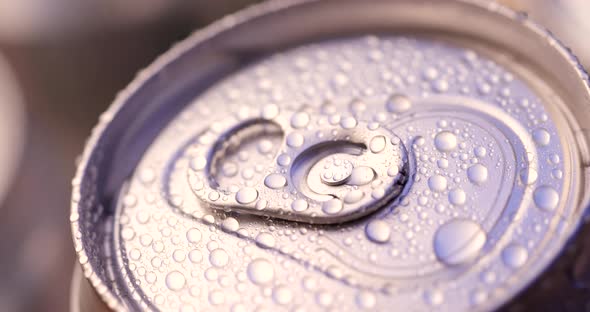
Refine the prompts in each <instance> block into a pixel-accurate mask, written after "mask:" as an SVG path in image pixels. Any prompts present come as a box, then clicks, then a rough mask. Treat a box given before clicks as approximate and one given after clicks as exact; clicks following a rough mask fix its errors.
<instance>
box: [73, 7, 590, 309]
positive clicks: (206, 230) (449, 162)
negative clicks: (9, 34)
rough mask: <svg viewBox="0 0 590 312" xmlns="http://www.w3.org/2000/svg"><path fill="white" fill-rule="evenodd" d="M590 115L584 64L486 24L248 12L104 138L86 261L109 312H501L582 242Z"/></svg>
mask: <svg viewBox="0 0 590 312" xmlns="http://www.w3.org/2000/svg"><path fill="white" fill-rule="evenodd" d="M426 4H428V5H426ZM335 6H337V7H338V9H337V10H335ZM458 16H461V19H458ZM368 17H371V18H368ZM459 21H461V22H460V23H459ZM475 21H477V22H475ZM466 22H467V23H468V24H469V25H472V27H471V26H470V27H468V28H466V27H465V26H464V25H465V23H466ZM302 23H304V24H306V25H308V26H314V27H308V28H305V29H304V28H302V27H299V26H300V25H301V24H302ZM490 29H493V30H494V31H490ZM370 34H376V35H370ZM523 43H526V44H523ZM588 103H590V93H589V89H588V78H587V75H586V74H585V73H584V72H583V71H582V70H581V67H580V66H579V64H577V62H576V60H575V58H573V57H571V56H570V54H569V52H568V51H567V50H566V49H565V48H563V47H562V46H561V45H560V44H559V43H558V42H557V41H555V40H554V39H553V38H552V37H551V36H550V35H549V34H548V33H546V32H544V31H542V30H541V29H540V28H538V27H537V26H535V25H534V24H532V23H531V22H530V21H528V20H527V19H526V18H524V17H522V16H520V15H518V14H516V13H513V12H512V11H509V10H506V9H504V8H503V7H499V6H497V5H495V4H490V3H488V2H484V1H453V2H438V1H417V2H416V1H398V2H390V1H380V0H374V1H371V3H370V4H369V3H366V2H363V3H360V2H358V1H337V2H336V1H307V2H270V3H267V4H264V5H261V6H256V7H253V8H252V9H249V10H247V11H244V12H242V13H239V14H237V15H235V16H230V17H227V18H225V19H223V20H221V21H220V22H218V23H216V24H214V25H213V26H211V27H209V28H207V29H205V30H203V31H200V32H197V33H196V34H194V35H193V36H191V37H190V38H189V39H187V40H186V41H184V42H182V43H180V44H179V45H178V46H176V47H175V48H173V49H172V50H171V51H170V52H168V53H166V54H165V55H164V56H162V57H161V58H160V59H159V60H157V61H156V62H155V63H154V64H153V65H152V66H150V67H149V68H148V69H147V70H146V71H144V72H142V73H140V75H139V76H138V78H137V79H136V80H135V81H134V82H133V83H132V84H131V85H130V86H129V87H128V89H126V90H125V91H124V92H123V93H121V94H120V95H119V96H118V97H117V100H116V101H115V103H114V104H113V106H112V107H111V108H110V109H109V110H108V111H107V112H106V113H105V114H103V115H102V116H101V120H100V123H99V125H98V126H97V127H96V128H95V130H94V131H93V135H92V137H91V138H90V140H89V141H88V145H87V147H86V150H85V153H84V156H83V159H82V162H81V164H80V167H79V170H78V173H77V176H76V178H75V179H74V181H73V186H74V194H73V203H72V214H71V218H70V219H71V221H72V230H73V235H74V243H75V246H76V251H77V252H78V255H79V259H80V262H81V263H82V267H83V269H84V272H85V275H86V276H87V277H88V278H89V280H90V281H91V283H92V284H93V285H94V287H95V289H96V290H97V292H98V293H99V294H100V295H101V296H102V297H103V298H104V299H105V301H106V302H107V304H108V305H109V306H111V307H113V308H118V309H135V308H152V309H164V310H168V309H182V308H188V307H190V306H191V303H195V302H197V303H199V306H200V307H205V306H210V307H211V308H224V307H227V308H228V309H229V308H233V309H237V310H239V308H240V307H243V306H244V305H246V306H249V305H260V306H265V305H273V306H277V307H278V306H283V305H285V306H288V307H297V306H298V307H300V308H310V309H314V308H318V307H320V308H328V307H330V306H332V307H334V306H346V305H347V304H355V305H356V306H357V307H359V308H379V307H386V306H388V305H390V304H391V302H394V301H395V302H396V303H403V304H404V305H407V306H413V307H416V310H427V309H439V310H467V309H470V308H473V307H477V308H478V309H492V308H496V307H498V306H499V305H501V304H502V303H504V302H506V301H507V300H508V299H509V298H511V297H513V296H514V295H515V294H516V293H517V292H518V291H519V290H521V289H522V288H523V287H525V286H526V285H528V284H530V283H531V282H532V281H533V280H534V279H535V277H536V276H538V274H540V273H541V272H542V270H543V269H544V268H546V266H547V265H548V264H549V263H550V262H551V261H552V260H553V259H554V258H555V257H556V256H557V254H558V253H559V252H560V250H561V249H562V248H563V246H564V244H565V242H566V241H567V239H568V238H569V237H570V236H571V235H572V234H573V233H574V231H575V229H576V228H577V226H578V224H579V222H580V219H581V216H582V213H583V212H584V210H585V207H586V204H587V199H583V198H582V195H583V192H584V190H585V189H586V180H585V172H586V170H585V168H586V165H587V164H588V163H589V162H588V159H589V158H588V156H589V155H588V153H587V151H588V149H587V147H586V144H587V139H588V138H587V136H586V134H587V133H588V132H587V131H586V130H585V129H584V128H581V126H580V125H584V124H588V123H586V122H587V121H588V120H586V119H590V114H587V112H588V109H589V108H590V105H588ZM260 216H262V218H261V217H260ZM292 221H297V222H292ZM250 286H251V287H250ZM205 289H208V290H207V291H206V292H205V291H204V290H205ZM334 291H336V292H334ZM231 293H235V294H236V296H230V295H229V294H231ZM247 298H252V299H247ZM236 300H237V301H236ZM248 300H252V301H248ZM348 300H352V301H351V302H348Z"/></svg>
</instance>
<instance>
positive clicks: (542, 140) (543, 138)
mask: <svg viewBox="0 0 590 312" xmlns="http://www.w3.org/2000/svg"><path fill="white" fill-rule="evenodd" d="M533 140H534V141H535V143H537V145H539V146H547V145H549V142H550V141H551V135H550V134H549V132H547V130H545V129H543V128H539V129H535V130H534V131H533Z"/></svg>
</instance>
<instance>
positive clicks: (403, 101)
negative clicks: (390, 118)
mask: <svg viewBox="0 0 590 312" xmlns="http://www.w3.org/2000/svg"><path fill="white" fill-rule="evenodd" d="M411 107H412V101H411V100H410V98H408V97H407V96H405V95H403V94H394V95H392V96H391V97H390V98H389V99H388V100H387V103H385V108H386V109H387V111H388V112H390V113H394V114H401V113H404V112H407V111H408V110H409V109H410V108H411Z"/></svg>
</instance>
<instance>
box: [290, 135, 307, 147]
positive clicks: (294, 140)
mask: <svg viewBox="0 0 590 312" xmlns="http://www.w3.org/2000/svg"><path fill="white" fill-rule="evenodd" d="M304 142H305V138H304V137H303V135H302V134H301V133H297V132H292V133H290V134H289V135H287V145H288V146H289V147H294V148H295V147H300V146H301V145H303V143H304Z"/></svg>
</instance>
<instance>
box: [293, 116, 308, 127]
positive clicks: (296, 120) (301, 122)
mask: <svg viewBox="0 0 590 312" xmlns="http://www.w3.org/2000/svg"><path fill="white" fill-rule="evenodd" d="M308 124H309V114H308V113H306V112H297V113H295V114H293V116H291V127H293V128H295V129H299V128H303V127H306V126H307V125H308Z"/></svg>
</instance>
